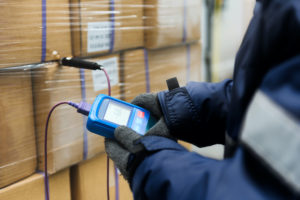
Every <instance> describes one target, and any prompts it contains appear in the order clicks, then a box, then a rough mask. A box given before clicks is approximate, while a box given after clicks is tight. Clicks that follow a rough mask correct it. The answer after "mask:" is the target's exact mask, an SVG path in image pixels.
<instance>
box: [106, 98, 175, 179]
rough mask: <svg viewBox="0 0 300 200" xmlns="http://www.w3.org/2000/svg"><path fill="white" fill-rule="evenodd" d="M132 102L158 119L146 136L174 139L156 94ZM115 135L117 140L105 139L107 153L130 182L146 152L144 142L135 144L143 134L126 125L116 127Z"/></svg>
mask: <svg viewBox="0 0 300 200" xmlns="http://www.w3.org/2000/svg"><path fill="white" fill-rule="evenodd" d="M132 104H135V105H137V106H140V107H142V108H145V109H147V110H148V111H150V113H151V114H152V115H153V116H154V117H155V118H157V119H158V121H157V123H156V124H155V125H154V126H153V127H152V128H150V129H149V130H148V132H147V133H146V134H145V136H150V135H155V136H161V137H167V138H170V139H174V138H173V137H172V136H171V135H170V131H169V129H168V128H167V125H166V123H165V121H164V118H163V114H162V112H161V108H160V105H159V101H158V98H157V95H156V94H141V95H139V96H137V97H136V98H135V99H134V100H133V101H132ZM114 136H115V140H113V139H107V138H106V139H105V150H106V153H107V155H108V156H109V157H110V158H111V159H112V160H113V161H114V163H115V165H116V166H117V168H118V169H119V170H120V172H121V173H122V175H123V176H124V178H125V179H126V180H128V181H129V182H130V180H131V178H132V176H133V173H134V171H135V169H136V167H137V165H138V164H139V163H140V162H141V161H142V159H143V158H144V156H145V153H146V152H145V150H144V146H143V145H142V144H135V141H136V140H138V139H140V138H141V137H143V136H141V135H140V134H137V133H136V132H135V131H133V130H132V129H130V128H128V127H126V126H119V127H118V128H116V129H115V132H114Z"/></svg>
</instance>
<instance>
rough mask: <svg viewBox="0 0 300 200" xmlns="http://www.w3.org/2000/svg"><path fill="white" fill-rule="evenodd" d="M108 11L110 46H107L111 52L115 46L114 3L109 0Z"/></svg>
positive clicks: (112, 0)
mask: <svg viewBox="0 0 300 200" xmlns="http://www.w3.org/2000/svg"><path fill="white" fill-rule="evenodd" d="M109 11H110V17H109V18H110V28H111V34H110V45H109V51H110V52H113V50H114V46H115V13H114V12H115V1H114V0H110V2H109Z"/></svg>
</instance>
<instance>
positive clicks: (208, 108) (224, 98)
mask: <svg viewBox="0 0 300 200" xmlns="http://www.w3.org/2000/svg"><path fill="white" fill-rule="evenodd" d="M231 88H232V80H224V81H222V82H219V83H206V82H189V83H188V84H187V86H186V87H182V88H177V89H174V90H171V91H163V92H160V93H159V94H158V98H159V101H160V105H161V108H162V111H163V114H164V118H165V120H166V123H167V125H168V127H169V129H170V130H171V134H172V135H173V136H175V137H176V138H178V139H181V140H184V141H187V142H190V143H193V144H195V145H197V146H200V147H203V146H209V145H213V144H224V140H225V127H226V119H227V113H228V105H229V103H230V100H231V98H230V97H231Z"/></svg>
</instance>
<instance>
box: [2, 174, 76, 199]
mask: <svg viewBox="0 0 300 200" xmlns="http://www.w3.org/2000/svg"><path fill="white" fill-rule="evenodd" d="M49 188H50V194H49V196H50V199H51V200H71V191H70V171H69V169H67V170H64V171H62V172H59V173H57V174H55V175H52V176H50V177H49ZM0 199H3V200H19V199H22V200H41V199H45V187H44V175H42V174H38V173H37V174H34V175H32V176H30V177H28V178H26V179H24V180H22V181H19V182H18V183H16V184H13V185H11V186H8V187H6V188H3V189H0Z"/></svg>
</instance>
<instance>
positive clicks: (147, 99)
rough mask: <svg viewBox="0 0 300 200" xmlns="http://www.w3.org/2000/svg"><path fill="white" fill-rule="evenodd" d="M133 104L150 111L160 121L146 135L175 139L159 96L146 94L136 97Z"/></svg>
mask: <svg viewBox="0 0 300 200" xmlns="http://www.w3.org/2000/svg"><path fill="white" fill-rule="evenodd" d="M131 103H132V104H134V105H137V106H140V107H142V108H145V109H146V110H148V111H150V113H151V115H152V116H154V117H155V118H156V119H157V120H158V121H157V123H156V124H155V126H153V127H152V128H151V129H150V130H149V131H148V132H147V133H146V135H156V136H162V137H167V138H171V139H174V138H173V137H172V136H171V134H170V131H169V129H168V127H167V125H166V123H165V120H164V117H163V114H162V111H161V108H160V104H159V101H158V97H157V94H154V93H145V94H141V95H139V96H137V97H135V98H134V99H133V100H132V102H131Z"/></svg>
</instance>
